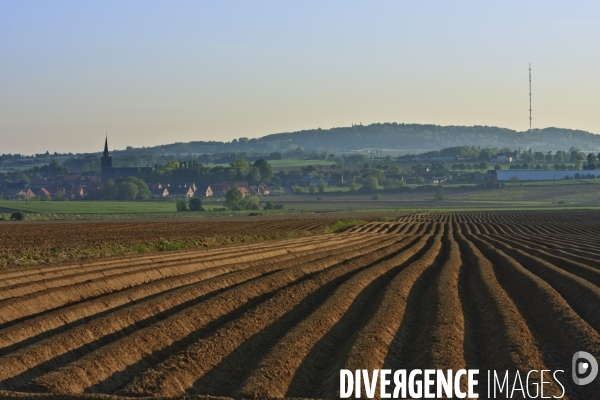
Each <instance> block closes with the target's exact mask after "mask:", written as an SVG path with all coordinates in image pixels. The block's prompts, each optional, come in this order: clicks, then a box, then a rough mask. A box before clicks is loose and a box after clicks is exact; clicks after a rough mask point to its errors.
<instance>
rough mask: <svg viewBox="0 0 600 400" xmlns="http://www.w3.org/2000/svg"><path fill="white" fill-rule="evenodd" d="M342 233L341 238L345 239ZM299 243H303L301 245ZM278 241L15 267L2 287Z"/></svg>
mask: <svg viewBox="0 0 600 400" xmlns="http://www.w3.org/2000/svg"><path fill="white" fill-rule="evenodd" d="M344 235H346V234H345V233H344V234H340V235H339V236H344ZM318 240H319V237H315V236H309V237H305V238H293V239H282V240H278V241H277V243H279V244H286V243H296V242H298V241H300V242H307V243H308V242H314V241H318ZM298 243H299V242H298ZM273 244H274V242H272V241H265V242H258V243H250V244H234V245H231V246H227V247H225V248H211V249H200V250H189V251H180V252H177V253H174V252H166V253H152V254H141V255H135V256H126V257H115V258H110V259H103V260H99V261H86V262H83V263H73V262H71V263H66V264H58V265H45V266H26V267H13V268H8V269H3V270H1V271H0V285H2V286H9V285H13V284H18V283H21V282H35V281H36V280H47V279H49V278H55V277H59V276H64V275H74V274H77V273H79V272H81V271H90V272H91V271H94V270H103V269H106V268H111V267H128V266H132V267H135V266H137V265H140V264H152V263H157V264H158V263H164V262H174V261H179V262H181V263H184V262H190V261H192V260H194V259H197V258H199V257H212V256H215V255H221V256H226V255H228V254H233V253H241V252H244V251H259V250H263V249H267V248H270V247H273Z"/></svg>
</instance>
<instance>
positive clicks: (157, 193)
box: [150, 184, 169, 198]
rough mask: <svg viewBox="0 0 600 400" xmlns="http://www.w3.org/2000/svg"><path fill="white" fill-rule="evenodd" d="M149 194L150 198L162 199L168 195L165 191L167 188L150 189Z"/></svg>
mask: <svg viewBox="0 0 600 400" xmlns="http://www.w3.org/2000/svg"><path fill="white" fill-rule="evenodd" d="M159 185H160V184H159ZM150 193H151V194H152V197H156V198H163V197H167V196H168V195H169V191H168V190H167V188H163V187H160V188H158V187H154V188H151V189H150Z"/></svg>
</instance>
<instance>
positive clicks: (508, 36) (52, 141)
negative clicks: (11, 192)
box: [0, 0, 600, 154]
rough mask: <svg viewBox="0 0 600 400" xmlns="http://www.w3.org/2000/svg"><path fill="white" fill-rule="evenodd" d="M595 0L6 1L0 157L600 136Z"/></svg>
mask: <svg viewBox="0 0 600 400" xmlns="http://www.w3.org/2000/svg"><path fill="white" fill-rule="evenodd" d="M599 21H600V1H597V0H593V1H547V0H544V1H458V0H452V1H418V2H417V1H394V2H387V1H386V2H384V1H379V2H377V1H360V2H359V1H354V2H353V1H322V0H320V1H306V0H303V1H219V2H217V1H166V0H165V1H148V0H144V1H131V0H130V1H127V0H125V1H123V0H120V1H107V0H102V1H92V0H85V1H80V0H77V1H54V0H52V1H51V0H42V1H30V0H18V1H12V0H0V153H9V152H10V153H15V152H20V153H25V154H32V153H34V152H44V151H46V150H49V151H50V152H54V151H58V152H68V151H72V152H84V151H85V152H87V151H99V150H101V149H102V145H103V141H104V132H105V131H108V134H109V141H110V144H111V147H112V148H117V149H122V148H125V146H128V145H131V146H135V147H138V146H152V145H157V144H163V143H172V142H187V141H193V140H225V141H229V140H231V139H233V138H238V137H242V136H247V137H259V136H263V135H266V134H270V133H276V132H288V131H295V130H300V129H310V128H318V127H321V128H330V127H336V126H350V125H351V124H352V123H359V122H362V123H363V124H369V123H373V122H405V123H434V124H440V125H494V126H502V127H508V128H513V129H518V130H525V129H527V128H528V116H529V115H528V109H529V100H528V71H527V68H528V63H531V64H532V69H533V126H534V128H535V127H538V128H542V127H548V126H558V127H565V128H573V129H584V130H588V131H591V132H594V133H600V22H599Z"/></svg>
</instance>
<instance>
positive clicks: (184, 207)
mask: <svg viewBox="0 0 600 400" xmlns="http://www.w3.org/2000/svg"><path fill="white" fill-rule="evenodd" d="M175 207H177V211H178V212H181V211H189V208H188V204H187V202H186V201H185V200H184V199H181V200H178V201H177V204H176V205H175Z"/></svg>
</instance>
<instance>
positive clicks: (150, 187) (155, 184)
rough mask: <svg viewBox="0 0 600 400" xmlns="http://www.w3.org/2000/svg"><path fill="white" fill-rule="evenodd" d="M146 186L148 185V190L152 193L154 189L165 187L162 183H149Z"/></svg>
mask: <svg viewBox="0 0 600 400" xmlns="http://www.w3.org/2000/svg"><path fill="white" fill-rule="evenodd" d="M146 185H148V189H150V191H152V189H162V188H163V185H162V184H161V183H147V184H146Z"/></svg>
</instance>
